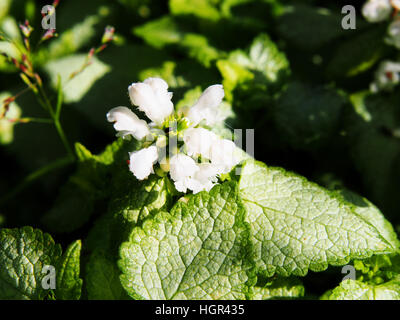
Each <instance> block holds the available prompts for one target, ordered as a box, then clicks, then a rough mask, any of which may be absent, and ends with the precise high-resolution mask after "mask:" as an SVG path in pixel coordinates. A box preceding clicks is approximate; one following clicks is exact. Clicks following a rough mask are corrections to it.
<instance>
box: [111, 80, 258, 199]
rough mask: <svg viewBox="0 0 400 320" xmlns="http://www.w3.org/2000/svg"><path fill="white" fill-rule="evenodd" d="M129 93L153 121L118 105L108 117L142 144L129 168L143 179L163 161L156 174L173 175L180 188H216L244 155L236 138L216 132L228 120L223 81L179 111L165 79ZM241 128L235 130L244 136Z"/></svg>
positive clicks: (121, 132) (140, 85)
mask: <svg viewBox="0 0 400 320" xmlns="http://www.w3.org/2000/svg"><path fill="white" fill-rule="evenodd" d="M128 91H129V97H130V99H131V102H132V104H133V105H136V106H137V107H138V109H139V110H140V111H142V112H144V113H145V115H146V116H147V118H148V119H150V120H151V122H150V123H147V122H146V121H145V120H142V119H140V118H139V117H138V116H137V115H136V114H135V113H133V112H132V111H131V110H130V109H128V108H127V107H116V108H113V109H112V110H110V112H109V113H108V114H107V119H108V121H110V122H114V128H115V130H117V131H118V134H117V136H121V137H123V138H127V137H133V138H134V139H136V140H138V141H139V142H141V143H142V144H141V148H140V149H139V150H136V151H133V152H130V153H129V157H130V159H129V161H128V162H129V169H130V171H131V172H132V173H133V174H134V175H135V177H136V178H137V179H139V180H144V179H147V178H148V176H149V175H150V174H151V173H155V172H154V168H153V166H154V164H155V163H159V164H160V166H159V167H157V169H156V173H157V174H158V175H160V176H164V175H166V174H167V173H169V175H170V178H171V179H172V180H173V181H174V185H175V188H176V189H177V190H178V191H180V192H187V191H188V190H191V191H193V193H198V192H200V191H203V190H206V191H210V190H211V188H212V187H213V186H214V185H215V184H216V183H217V181H218V179H224V176H225V175H227V174H228V173H229V172H230V171H231V170H232V168H233V167H235V166H236V165H237V164H238V163H239V162H240V160H241V158H242V159H243V153H242V152H241V151H240V149H238V148H237V147H236V145H235V143H234V142H233V141H231V140H229V139H223V138H220V137H219V136H218V135H217V134H215V133H214V132H213V131H212V130H211V129H212V127H213V126H214V125H216V124H217V123H220V122H222V121H224V120H225V118H224V115H223V113H222V112H221V110H220V109H219V106H220V104H221V102H222V99H223V97H224V95H225V93H224V89H223V86H222V85H220V84H216V85H212V86H210V87H208V88H207V89H206V90H205V91H204V92H203V94H202V95H201V96H200V98H199V99H198V100H197V101H196V102H195V103H194V105H193V106H191V107H190V108H189V107H185V108H183V109H182V110H175V109H174V105H173V103H172V101H171V99H172V92H168V84H167V83H166V82H165V81H164V80H163V79H161V78H148V79H146V80H144V81H143V82H138V83H133V84H131V85H130V86H129V88H128ZM238 131H240V130H235V133H236V134H237V137H238V138H241V134H240V135H239V134H238V133H239V132H238ZM240 133H241V131H240ZM251 133H253V134H254V131H253V130H251V131H250V134H249V135H247V142H248V146H249V147H250V148H249V150H248V151H250V152H252V153H254V152H253V151H254V150H250V149H252V146H253V145H254V143H253V141H254V136H253V135H251ZM251 142H252V143H251ZM252 155H253V154H252Z"/></svg>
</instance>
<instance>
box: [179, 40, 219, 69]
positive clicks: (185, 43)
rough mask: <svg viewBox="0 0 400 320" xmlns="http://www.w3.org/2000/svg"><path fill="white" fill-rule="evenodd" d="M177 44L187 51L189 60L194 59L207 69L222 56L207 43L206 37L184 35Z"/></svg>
mask: <svg viewBox="0 0 400 320" xmlns="http://www.w3.org/2000/svg"><path fill="white" fill-rule="evenodd" d="M179 44H180V45H181V46H182V47H183V48H184V49H185V50H187V51H188V54H189V56H190V57H191V58H194V59H196V60H197V61H199V62H200V63H202V64H203V65H204V66H205V67H207V68H208V67H211V63H212V62H213V61H215V60H217V59H220V58H222V56H223V55H224V54H223V53H222V52H220V51H219V50H218V49H216V48H214V47H212V46H211V45H210V44H209V43H208V39H207V37H205V36H202V35H199V34H195V33H188V34H185V36H184V37H183V39H182V41H181V42H180V43H179Z"/></svg>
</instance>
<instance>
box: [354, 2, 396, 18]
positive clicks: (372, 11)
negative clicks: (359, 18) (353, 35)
mask: <svg viewBox="0 0 400 320" xmlns="http://www.w3.org/2000/svg"><path fill="white" fill-rule="evenodd" d="M393 8H394V9H395V10H398V9H399V8H400V1H399V0H394V1H391V0H368V1H367V2H366V3H365V4H364V5H363V7H362V14H363V16H364V17H365V19H367V21H368V22H372V23H375V22H381V21H384V20H386V19H388V18H389V17H390V14H391V13H392V11H393Z"/></svg>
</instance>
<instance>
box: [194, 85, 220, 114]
mask: <svg viewBox="0 0 400 320" xmlns="http://www.w3.org/2000/svg"><path fill="white" fill-rule="evenodd" d="M224 96H225V92H224V87H223V86H222V84H214V85H212V86H209V87H208V88H207V89H206V90H204V92H203V93H202V95H201V96H200V98H199V100H197V102H196V104H195V106H197V107H200V108H217V107H218V106H219V105H220V104H221V102H222V99H223V98H224Z"/></svg>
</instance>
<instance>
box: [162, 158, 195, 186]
mask: <svg viewBox="0 0 400 320" xmlns="http://www.w3.org/2000/svg"><path fill="white" fill-rule="evenodd" d="M198 170H199V168H198V167H197V165H196V162H195V161H194V160H193V159H192V158H191V157H188V156H187V155H184V154H182V153H178V154H176V155H174V156H173V157H171V159H170V161H169V172H170V175H171V178H172V180H174V181H175V182H177V181H181V180H184V179H185V178H188V177H191V176H193V175H194V174H195V172H196V171H198Z"/></svg>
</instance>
